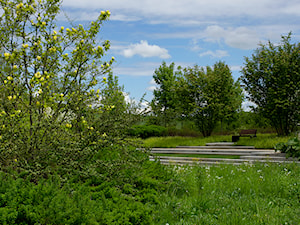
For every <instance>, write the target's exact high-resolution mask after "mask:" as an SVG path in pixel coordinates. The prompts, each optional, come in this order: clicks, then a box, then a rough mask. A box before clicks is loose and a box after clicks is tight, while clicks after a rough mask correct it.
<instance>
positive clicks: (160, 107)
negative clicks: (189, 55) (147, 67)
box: [151, 62, 177, 126]
mask: <svg viewBox="0 0 300 225" xmlns="http://www.w3.org/2000/svg"><path fill="white" fill-rule="evenodd" d="M176 74H177V72H176V71H175V64H174V63H171V64H170V65H169V66H167V64H166V62H163V63H162V65H161V66H160V67H159V68H158V69H156V70H155V72H154V75H153V78H154V80H155V83H156V84H157V85H158V88H157V89H155V90H154V91H153V94H154V98H153V100H152V102H151V108H152V112H153V113H154V114H155V115H156V116H157V117H159V118H162V123H163V125H164V126H166V125H168V124H169V123H170V122H171V121H172V120H174V118H175V117H176V105H177V103H176V79H177V78H176V76H177V75H176Z"/></svg>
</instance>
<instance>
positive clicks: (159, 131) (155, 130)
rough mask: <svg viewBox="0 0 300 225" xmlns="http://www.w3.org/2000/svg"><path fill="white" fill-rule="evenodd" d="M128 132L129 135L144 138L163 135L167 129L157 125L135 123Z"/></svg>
mask: <svg viewBox="0 0 300 225" xmlns="http://www.w3.org/2000/svg"><path fill="white" fill-rule="evenodd" d="M128 133H129V135H131V136H135V137H140V138H143V139H144V138H149V137H161V136H165V135H166V134H167V129H166V128H165V127H162V126H157V125H135V126H132V127H131V128H130V129H129V131H128Z"/></svg>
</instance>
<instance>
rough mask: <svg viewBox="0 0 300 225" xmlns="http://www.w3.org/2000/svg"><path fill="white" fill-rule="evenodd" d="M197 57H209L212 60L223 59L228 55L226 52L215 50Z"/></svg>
mask: <svg viewBox="0 0 300 225" xmlns="http://www.w3.org/2000/svg"><path fill="white" fill-rule="evenodd" d="M199 56H200V57H203V56H210V57H212V58H223V57H226V56H229V54H228V52H227V51H223V50H216V51H214V52H213V51H206V52H203V53H200V54H199Z"/></svg>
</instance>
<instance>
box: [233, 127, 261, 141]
mask: <svg viewBox="0 0 300 225" xmlns="http://www.w3.org/2000/svg"><path fill="white" fill-rule="evenodd" d="M256 132H257V130H255V129H249V130H241V131H240V133H239V136H232V142H237V141H238V140H239V139H240V137H250V138H253V137H256Z"/></svg>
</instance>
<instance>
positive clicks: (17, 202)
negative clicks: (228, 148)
mask: <svg viewBox="0 0 300 225" xmlns="http://www.w3.org/2000/svg"><path fill="white" fill-rule="evenodd" d="M127 173H128V174H127ZM125 174H127V175H125ZM119 176H121V177H122V176H123V178H122V179H120V180H118V179H117V178H116V177H117V176H116V177H115V178H114V179H110V180H109V179H106V180H102V181H101V182H100V179H98V180H97V179H95V178H94V179H89V180H86V181H85V182H80V181H78V180H77V181H76V180H75V179H74V180H73V181H71V180H70V181H67V182H64V181H62V180H61V179H60V178H59V177H56V176H53V177H51V178H48V179H40V180H39V181H38V182H36V183H33V182H31V181H30V180H29V179H24V178H21V177H17V176H16V174H15V175H14V176H13V175H12V174H5V173H3V172H1V173H0V224H9V225H11V224H137V225H138V224H153V225H157V224H158V225H159V224H162V225H165V224H172V225H190V224H220V225H222V224H224V225H227V224H241V225H243V224H245V225H246V224H247V225H248V224H254V225H255V224H257V225H258V224H274V225H277V224H278V225H279V224H298V222H299V215H300V203H299V199H300V182H299V176H300V166H299V165H297V164H267V163H266V164H253V165H252V164H244V165H240V166H234V165H218V166H211V167H199V166H194V167H188V166H185V167H178V166H162V165H160V164H158V163H156V162H150V161H148V162H145V164H144V166H143V167H140V168H136V169H134V170H129V169H127V170H126V172H125V171H123V172H122V171H120V173H119ZM125 177H127V178H126V179H127V182H121V181H122V180H123V179H124V178H125Z"/></svg>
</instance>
